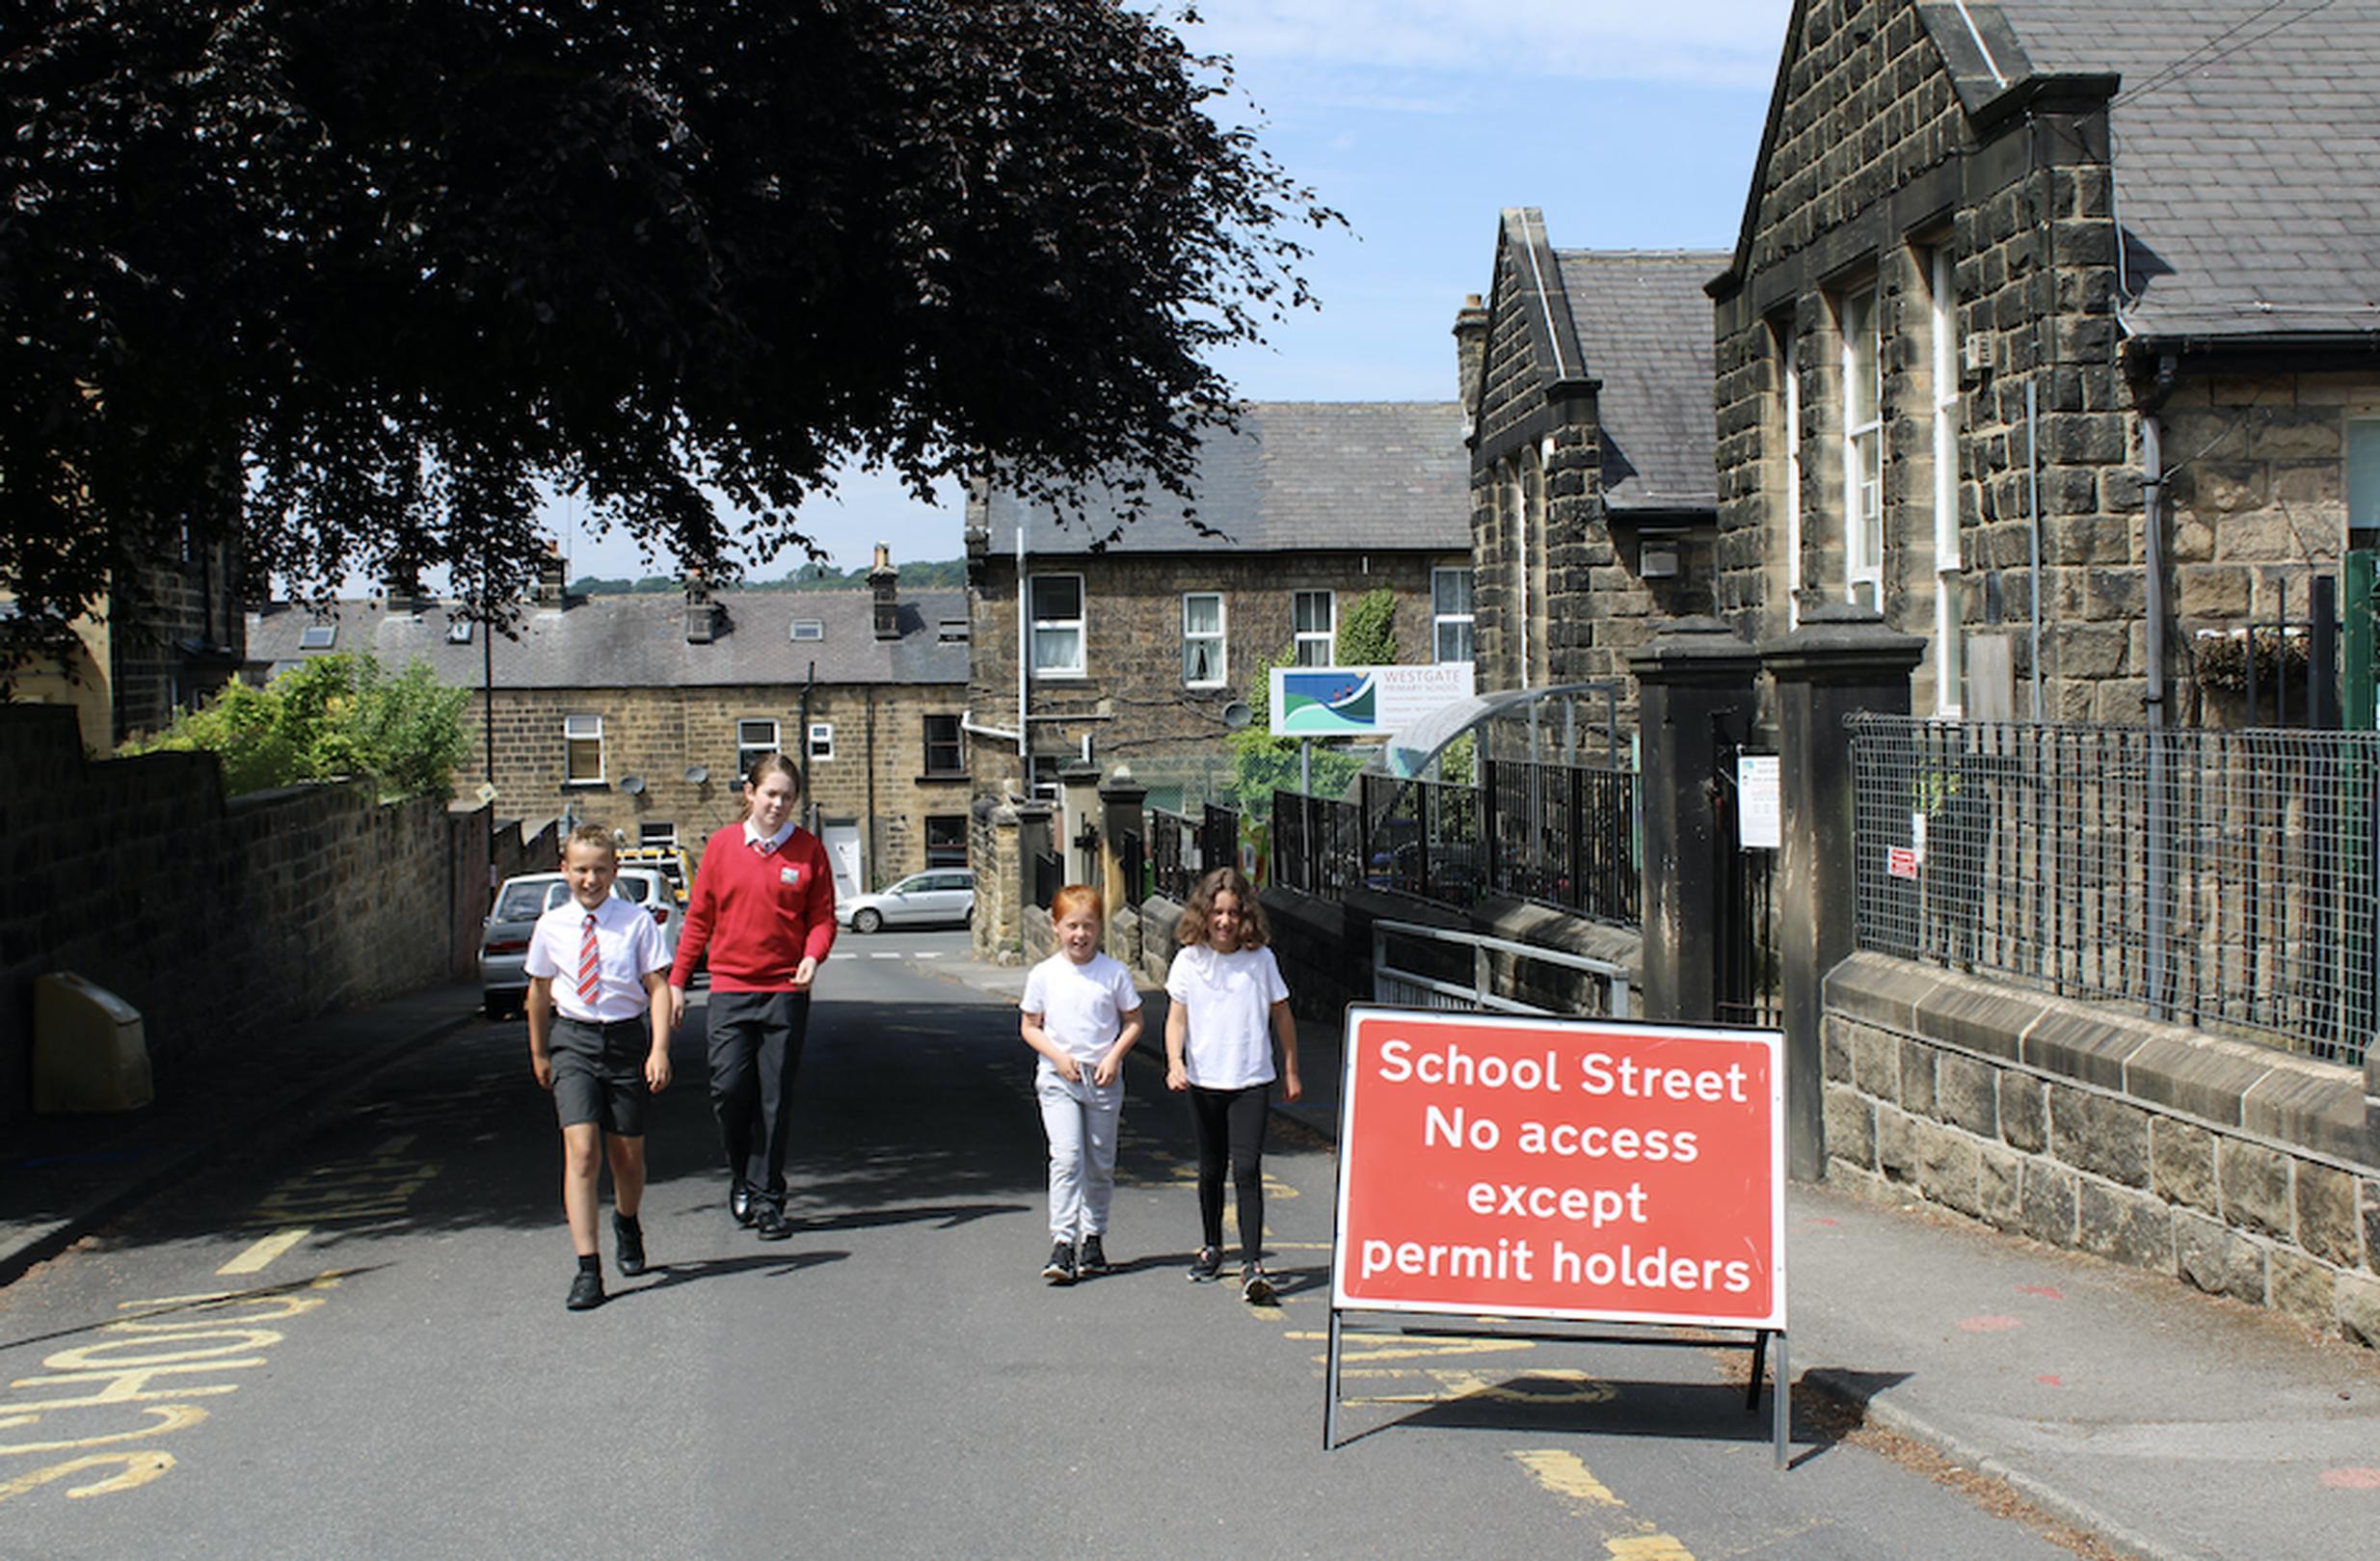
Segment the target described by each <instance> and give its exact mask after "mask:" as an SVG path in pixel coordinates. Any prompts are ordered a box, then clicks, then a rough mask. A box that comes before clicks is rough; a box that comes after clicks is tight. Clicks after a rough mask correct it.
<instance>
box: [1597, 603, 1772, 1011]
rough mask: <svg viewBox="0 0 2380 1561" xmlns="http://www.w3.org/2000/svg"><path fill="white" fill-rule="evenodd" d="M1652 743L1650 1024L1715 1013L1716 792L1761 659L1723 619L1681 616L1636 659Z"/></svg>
mask: <svg viewBox="0 0 2380 1561" xmlns="http://www.w3.org/2000/svg"><path fill="white" fill-rule="evenodd" d="M1628 662H1629V668H1630V670H1632V671H1633V672H1635V674H1636V681H1637V688H1638V690H1639V692H1638V707H1637V709H1638V718H1637V728H1638V730H1639V732H1640V733H1642V734H1643V741H1644V766H1645V768H1644V774H1643V776H1642V783H1643V786H1644V789H1645V791H1644V795H1645V803H1644V825H1645V845H1644V849H1645V867H1644V873H1645V884H1644V900H1643V904H1644V911H1643V922H1644V929H1645V955H1644V957H1645V1017H1646V1018H1649V1019H1713V1018H1716V1017H1718V995H1719V992H1718V971H1719V942H1718V940H1719V937H1720V929H1721V928H1722V927H1723V926H1725V925H1726V918H1725V915H1724V914H1723V912H1722V907H1721V905H1720V903H1719V896H1720V892H1721V886H1720V878H1719V874H1718V871H1717V866H1716V862H1717V855H1716V853H1717V852H1718V851H1720V850H1722V849H1727V850H1731V849H1733V848H1734V842H1732V841H1721V840H1718V839H1716V838H1714V837H1715V833H1716V828H1715V820H1714V817H1713V810H1712V806H1711V795H1710V787H1711V786H1712V784H1713V783H1714V780H1715V778H1716V777H1717V775H1718V773H1719V760H1720V750H1721V748H1722V747H1725V746H1729V745H1731V744H1732V742H1733V741H1734V740H1735V739H1736V737H1738V736H1740V735H1741V734H1743V733H1745V732H1749V731H1750V730H1751V729H1752V713H1753V683H1754V680H1756V679H1757V678H1758V677H1759V675H1760V658H1759V656H1758V655H1757V654H1756V653H1755V652H1754V651H1753V650H1752V647H1751V646H1750V645H1748V644H1746V643H1745V642H1744V640H1743V639H1742V638H1741V637H1739V636H1738V635H1737V634H1736V632H1734V631H1733V630H1731V629H1729V628H1728V627H1727V626H1726V625H1725V624H1724V623H1721V622H1720V621H1719V620H1718V619H1716V618H1703V617H1695V618H1680V619H1678V620H1677V621H1675V622H1674V623H1671V625H1670V626H1669V627H1667V628H1666V629H1664V630H1662V632H1660V633H1658V634H1656V635H1654V636H1653V638H1652V639H1651V640H1649V641H1648V642H1646V643H1645V646H1644V647H1643V648H1642V649H1640V650H1638V651H1636V652H1635V653H1633V654H1632V655H1631V656H1630V657H1629V659H1628Z"/></svg>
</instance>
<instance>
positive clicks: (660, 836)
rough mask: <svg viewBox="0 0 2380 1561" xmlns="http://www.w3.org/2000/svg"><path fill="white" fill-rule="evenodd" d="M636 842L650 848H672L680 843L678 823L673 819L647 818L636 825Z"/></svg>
mask: <svg viewBox="0 0 2380 1561" xmlns="http://www.w3.org/2000/svg"><path fill="white" fill-rule="evenodd" d="M636 844H637V845H639V846H642V847H646V848H656V847H657V848H660V849H663V850H668V849H671V848H674V847H676V846H677V844H678V823H677V821H675V820H673V819H646V820H642V821H639V822H638V823H637V825H636Z"/></svg>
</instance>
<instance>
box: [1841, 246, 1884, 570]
mask: <svg viewBox="0 0 2380 1561" xmlns="http://www.w3.org/2000/svg"><path fill="white" fill-rule="evenodd" d="M1879 302H1880V299H1879V295H1878V289H1877V286H1876V284H1875V283H1866V284H1864V285H1862V286H1859V287H1855V288H1853V289H1851V290H1850V291H1848V292H1846V293H1844V294H1843V295H1842V298H1841V300H1840V303H1839V306H1838V309H1837V311H1836V316H1835V318H1836V324H1837V325H1838V326H1839V327H1840V334H1841V336H1842V338H1843V363H1842V373H1843V381H1842V390H1843V395H1842V411H1843V597H1844V600H1846V601H1849V602H1854V603H1857V602H1859V601H1860V597H1861V591H1860V587H1861V586H1865V587H1866V588H1867V589H1866V593H1865V594H1866V597H1867V600H1866V602H1865V603H1864V604H1863V605H1864V606H1869V607H1873V608H1877V609H1880V610H1881V609H1882V608H1883V606H1884V603H1885V545H1884V544H1885V423H1884V410H1885V409H1884V400H1885V398H1884V388H1885V382H1884V359H1885V355H1884V318H1883V315H1882V314H1881V313H1880V312H1879V310H1878V305H1879ZM1863 351H1864V353H1865V358H1866V361H1865V362H1864V363H1862V362H1861V354H1862V352H1863ZM1862 384H1864V385H1865V387H1866V390H1867V396H1866V401H1867V405H1866V407H1865V412H1866V416H1865V417H1861V416H1859V412H1860V406H1859V401H1860V398H1859V394H1858V393H1857V392H1858V390H1859V387H1860V386H1861V385H1862Z"/></svg>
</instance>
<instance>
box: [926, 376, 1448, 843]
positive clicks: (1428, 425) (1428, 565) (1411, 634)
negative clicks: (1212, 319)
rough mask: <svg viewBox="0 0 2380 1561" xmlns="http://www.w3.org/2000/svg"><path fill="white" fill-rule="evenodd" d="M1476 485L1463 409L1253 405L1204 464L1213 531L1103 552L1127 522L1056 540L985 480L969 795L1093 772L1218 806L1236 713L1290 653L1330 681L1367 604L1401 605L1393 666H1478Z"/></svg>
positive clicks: (977, 523)
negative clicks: (1349, 625) (1343, 630)
mask: <svg viewBox="0 0 2380 1561" xmlns="http://www.w3.org/2000/svg"><path fill="white" fill-rule="evenodd" d="M1464 485H1465V472H1464V456H1463V447H1462V425H1461V420H1460V415H1459V412H1458V410H1457V408H1456V407H1455V406H1453V405H1452V404H1449V403H1443V402H1438V403H1417V402H1385V401H1384V402H1369V401H1354V402H1259V403H1255V404H1252V405H1250V406H1249V407H1248V408H1247V409H1246V410H1245V412H1244V413H1243V417H1242V421H1241V427H1240V429H1239V431H1238V432H1237V433H1233V434H1217V435H1216V436H1214V437H1212V438H1210V439H1209V440H1208V442H1207V444H1206V445H1205V448H1204V450H1203V452H1202V455H1201V459H1200V465H1199V471H1198V475H1197V478H1196V481H1195V488H1194V504H1195V510H1196V515H1197V519H1198V520H1199V522H1200V523H1202V524H1203V525H1207V526H1210V527H1212V528H1213V529H1214V531H1215V532H1216V533H1217V534H1214V535H1202V534H1201V533H1199V532H1198V531H1196V530H1193V529H1192V528H1191V527H1190V525H1188V524H1186V522H1185V520H1184V519H1183V515H1182V510H1181V505H1180V503H1179V501H1178V500H1168V499H1165V498H1160V500H1159V501H1157V502H1155V503H1153V504H1152V506H1151V508H1150V510H1149V512H1148V513H1147V514H1146V515H1145V516H1143V517H1142V518H1141V519H1140V520H1138V521H1137V522H1135V523H1133V524H1132V525H1126V526H1124V527H1123V528H1122V534H1121V535H1119V536H1117V537H1116V538H1115V540H1114V541H1112V542H1109V543H1107V544H1105V545H1104V546H1095V542H1096V539H1098V538H1100V537H1103V536H1105V535H1106V533H1108V532H1109V531H1110V530H1113V529H1115V525H1114V521H1115V520H1120V518H1121V514H1120V511H1117V512H1114V513H1113V515H1112V518H1110V512H1109V511H1106V510H1104V509H1103V508H1102V507H1101V506H1099V505H1098V504H1096V503H1094V504H1092V505H1090V506H1089V507H1088V508H1087V511H1086V513H1088V514H1089V515H1091V516H1094V517H1098V518H1099V524H1097V525H1087V524H1085V523H1084V522H1083V520H1079V519H1077V520H1070V521H1066V522H1061V521H1060V519H1059V517H1058V516H1057V514H1056V512H1055V511H1053V510H1051V509H1049V508H1047V507H1046V506H1036V505H1031V504H1029V503H1027V502H1025V501H1024V500H1023V499H1021V498H1019V497H1018V496H1016V495H1014V494H1011V493H1009V492H1006V491H1004V490H1001V489H994V488H987V487H985V486H983V485H980V484H978V485H977V487H976V491H975V492H974V494H973V495H972V496H971V497H970V498H969V500H968V508H967V560H968V604H969V612H970V616H971V618H972V632H973V645H972V651H973V664H972V666H971V669H970V678H969V684H968V692H967V708H968V713H969V722H970V730H971V733H972V734H973V737H974V742H973V745H972V747H971V749H970V752H971V753H972V755H973V756H974V765H975V773H976V791H977V793H978V794H982V795H984V796H986V797H987V798H998V797H1000V796H1002V795H1003V794H1024V793H1025V792H1027V791H1029V790H1030V787H1031V786H1033V785H1035V784H1046V783H1048V782H1050V781H1052V780H1054V779H1055V778H1056V774H1057V773H1058V771H1059V770H1060V769H1061V768H1062V767H1065V766H1067V765H1070V764H1075V763H1079V762H1080V761H1081V760H1083V758H1084V757H1086V756H1087V757H1088V758H1089V759H1090V760H1091V762H1092V763H1094V764H1095V765H1097V766H1098V767H1099V768H1100V769H1101V770H1102V771H1103V772H1105V771H1107V770H1109V769H1110V768H1111V767H1113V766H1114V765H1115V764H1116V763H1118V762H1122V763H1125V764H1127V765H1129V767H1131V770H1132V773H1133V776H1134V778H1135V779H1136V780H1137V781H1138V782H1139V783H1140V784H1141V785H1143V786H1145V787H1147V788H1148V791H1149V802H1150V804H1151V805H1152V806H1157V807H1164V808H1180V807H1183V806H1185V805H1188V806H1191V807H1195V806H1196V805H1197V804H1198V803H1199V802H1201V801H1202V800H1205V799H1207V798H1211V797H1217V796H1219V794H1220V793H1221V791H1222V789H1223V785H1224V782H1225V780H1226V779H1227V777H1228V776H1229V774H1230V771H1231V767H1232V759H1231V754H1230V751H1229V749H1228V748H1227V747H1226V746H1225V743H1224V737H1225V734H1226V733H1227V731H1229V730H1230V718H1231V716H1232V715H1233V711H1232V707H1233V706H1234V705H1238V704H1244V703H1245V702H1246V701H1247V699H1248V695H1249V688H1250V685H1251V682H1252V681H1253V680H1255V679H1257V678H1259V677H1260V676H1261V674H1262V672H1263V669H1264V668H1265V667H1266V666H1267V664H1268V663H1269V662H1270V659H1272V658H1274V657H1275V656H1277V655H1279V654H1281V653H1282V652H1284V651H1289V650H1292V649H1294V650H1295V653H1296V655H1297V660H1298V661H1299V662H1300V663H1303V664H1311V665H1327V664H1328V663H1329V662H1330V660H1331V657H1332V643H1333V636H1334V634H1335V632H1336V631H1337V628H1338V625H1339V621H1340V616H1341V614H1343V613H1345V612H1346V611H1348V610H1349V609H1350V607H1351V606H1352V605H1353V604H1354V603H1355V602H1356V601H1357V600H1359V599H1360V598H1362V597H1364V596H1365V595H1367V594H1368V593H1370V592H1372V591H1375V590H1378V589H1382V588H1385V589H1387V590H1389V591H1390V592H1392V593H1394V595H1395V598H1396V620H1395V633H1396V638H1397V644H1398V650H1399V656H1398V659H1400V660H1401V661H1408V662H1428V661H1468V660H1469V659H1471V624H1472V606H1471V553H1470V545H1471V538H1470V531H1469V528H1468V525H1467V524H1466V520H1465V517H1466V516H1467V514H1468V512H1469V506H1468V501H1467V500H1466V498H1464ZM1020 536H1021V538H1022V542H1021V544H1020ZM1020 577H1021V578H1022V586H1021V588H1020V583H1019V581H1020ZM1020 646H1023V647H1025V648H1026V649H1025V654H1022V655H1021V654H1020ZM1020 732H1022V733H1023V734H1025V736H1024V738H1023V740H1020V739H1019V737H1018V734H1019V733H1020Z"/></svg>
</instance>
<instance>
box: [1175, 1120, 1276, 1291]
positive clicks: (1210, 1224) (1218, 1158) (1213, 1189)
mask: <svg viewBox="0 0 2380 1561" xmlns="http://www.w3.org/2000/svg"><path fill="white" fill-rule="evenodd" d="M1271 1088H1272V1087H1271V1086H1270V1085H1265V1084H1251V1085H1249V1086H1248V1087H1247V1088H1246V1089H1244V1090H1207V1089H1202V1088H1200V1087H1199V1086H1197V1085H1195V1084H1193V1085H1191V1086H1190V1136H1191V1137H1192V1138H1194V1139H1195V1140H1196V1141H1197V1144H1198V1220H1199V1225H1200V1228H1201V1229H1202V1231H1203V1232H1204V1233H1205V1238H1206V1245H1207V1246H1210V1247H1220V1246H1222V1245H1223V1163H1224V1161H1225V1159H1226V1158H1228V1159H1229V1160H1230V1162H1231V1178H1232V1190H1233V1191H1234V1192H1235V1193H1237V1194H1238V1195H1239V1199H1240V1261H1241V1262H1243V1263H1253V1262H1255V1261H1256V1260H1257V1257H1258V1254H1259V1253H1260V1252H1262V1251H1263V1250H1264V1245H1265V1122H1266V1119H1267V1117H1269V1116H1270V1101H1269V1100H1268V1098H1267V1096H1268V1095H1269V1094H1270V1090H1271Z"/></svg>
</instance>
